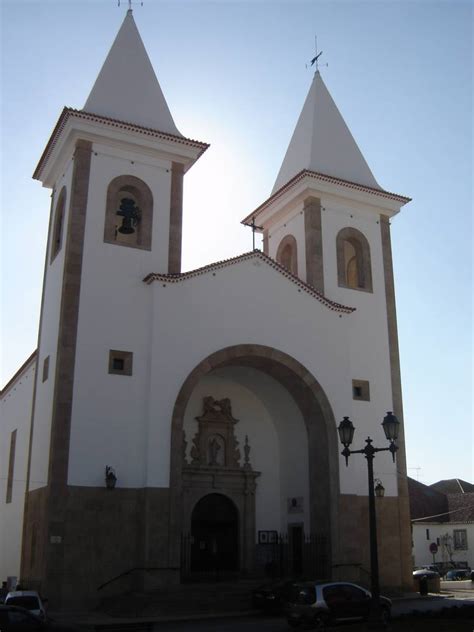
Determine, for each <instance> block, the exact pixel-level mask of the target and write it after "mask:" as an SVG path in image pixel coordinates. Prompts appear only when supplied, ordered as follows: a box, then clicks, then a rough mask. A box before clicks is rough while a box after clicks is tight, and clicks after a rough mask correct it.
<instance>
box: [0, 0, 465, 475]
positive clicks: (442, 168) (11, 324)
mask: <svg viewBox="0 0 474 632" xmlns="http://www.w3.org/2000/svg"><path fill="white" fill-rule="evenodd" d="M0 6H1V22H2V33H1V36H2V37H1V39H2V84H1V86H2V146H1V158H2V167H1V174H2V260H1V261H2V274H1V280H2V310H1V316H2V323H1V327H2V328H1V331H2V339H1V343H2V376H1V383H2V384H4V383H5V382H6V381H7V380H8V379H9V377H10V376H11V375H12V374H13V373H14V371H15V370H16V369H17V368H18V367H19V366H20V365H21V363H22V362H23V361H24V360H25V359H26V358H27V356H28V355H29V354H30V353H31V352H32V351H33V349H34V348H35V346H36V337H37V327H38V317H39V304H40V295H41V283H42V275H43V265H44V250H45V241H46V234H47V225H48V214H49V191H47V190H46V189H42V188H41V185H40V184H39V183H38V182H35V181H33V180H31V174H32V173H33V170H34V167H35V165H36V163H37V161H38V159H39V157H40V155H41V152H42V150H43V148H44V146H45V144H46V142H47V140H48V138H49V135H50V133H51V130H52V128H53V126H54V124H55V123H56V120H57V118H58V116H59V114H60V112H61V109H62V107H63V106H64V105H68V106H71V107H76V108H82V106H83V105H84V102H85V100H86V98H87V96H88V94H89V91H90V89H91V88H92V84H93V82H94V80H95V77H96V75H97V73H98V71H99V69H100V67H101V65H102V62H103V60H104V59H105V56H106V54H107V52H108V50H109V48H110V46H111V44H112V41H113V39H114V37H115V34H116V32H117V30H118V28H119V26H120V24H121V22H122V19H123V16H124V13H125V11H126V8H127V2H123V3H122V6H121V7H120V8H117V5H116V2H114V0H107V1H105V0H102V1H94V2H90V1H89V2H87V1H86V0H74V1H68V0H62V1H61V2H53V1H48V0H41V1H40V0H38V1H36V2H23V1H21V0H14V1H9V0H3V1H2V2H1V5H0ZM472 7H473V4H472V2H467V1H466V2H464V1H461V0H449V1H446V2H433V1H430V0H426V1H424V0H420V1H418V2H415V1H405V2H404V1H400V0H399V1H393V2H382V1H372V2H358V1H357V0H351V1H349V2H337V1H333V0H332V1H331V2H319V1H317V0H313V1H311V2H298V1H297V0H296V1H295V0H293V1H291V2H290V1H287V2H283V1H282V2H277V1H270V0H268V1H261V2H259V1H255V0H253V1H251V2H225V1H220V2H219V1H215V2H202V1H194V2H193V1H184V0H173V1H172V2H161V1H157V0H145V3H144V6H143V7H140V6H139V5H135V7H134V17H135V20H136V23H137V26H138V28H139V30H140V32H141V35H142V38H143V40H144V43H145V46H146V48H147V50H148V53H149V55H150V58H151V61H152V63H153V65H154V68H155V71H156V73H157V76H158V79H159V81H160V84H161V86H162V89H163V91H164V94H165V96H166V99H167V101H168V104H169V106H170V109H171V111H172V113H173V116H174V119H175V122H176V124H177V126H178V128H179V129H180V130H181V132H182V133H183V134H185V135H186V136H189V137H192V138H197V139H199V140H204V141H208V142H210V143H211V148H210V149H209V150H208V151H207V152H206V154H205V155H204V156H203V158H201V160H200V161H199V162H198V164H197V165H196V166H195V167H193V169H192V170H191V171H190V172H189V174H188V175H187V176H186V182H185V209H184V215H185V216H184V221H185V225H184V244H183V246H184V267H185V269H190V268H194V267H198V266H200V265H203V264H205V263H208V262H210V261H213V260H217V259H221V258H225V257H229V256H233V255H235V254H238V253H241V252H243V251H247V250H250V249H251V234H249V232H248V230H246V229H245V228H243V227H241V226H240V224H239V222H240V220H241V219H242V218H243V217H244V216H245V215H247V214H248V213H249V212H250V211H251V210H253V209H254V208H255V207H257V206H258V205H259V204H260V203H261V202H262V201H263V200H264V199H266V198H267V197H268V195H269V193H270V190H271V188H272V185H273V182H274V180H275V177H276V174H277V172H278V168H279V166H280V163H281V160H282V158H283V155H284V152H285V149H286V146H287V144H288V141H289V138H290V136H291V133H292V130H293V128H294V125H295V123H296V120H297V117H298V115H299V112H300V110H301V107H302V105H303V101H304V99H305V96H306V93H307V90H308V88H309V85H310V82H311V78H312V72H311V71H310V70H307V69H306V68H305V62H307V61H308V60H309V59H311V57H312V56H313V54H314V35H315V34H317V35H318V43H319V45H320V48H321V49H322V50H323V51H324V55H323V60H324V61H327V62H329V68H323V69H322V74H323V77H324V80H325V82H326V85H327V86H328V89H329V91H330V92H331V94H332V96H333V98H334V100H335V101H336V103H337V105H338V107H339V109H340V111H341V113H342V115H343V116H344V118H345V120H346V122H347V123H348V125H349V127H350V129H351V131H352V133H353V135H354V137H355V139H356V141H357V142H358V144H359V147H360V149H361V150H362V153H363V154H364V156H365V158H366V160H367V161H368V163H369V165H370V167H371V169H372V171H373V172H374V175H375V177H376V178H377V180H378V181H379V182H380V184H381V185H382V186H383V187H385V188H387V189H388V190H390V191H395V192H397V193H401V194H404V195H408V196H411V197H412V198H413V202H412V203H410V204H409V205H408V206H406V207H405V208H404V210H403V212H402V213H401V214H400V215H399V216H397V217H396V219H395V220H394V221H393V223H392V247H393V256H394V266H395V281H396V292H397V311H398V326H399V338H400V354H401V366H402V380H403V394H404V406H405V424H406V435H407V454H408V467H409V468H421V469H419V470H415V469H409V474H410V475H412V476H413V477H415V478H416V477H417V476H418V477H419V480H420V481H422V482H425V483H432V482H434V481H436V480H439V479H441V478H454V477H458V478H464V479H467V480H469V481H471V482H473V480H474V475H473V447H472V446H473V443H474V441H473V439H474V437H473V420H472V395H471V393H472V185H473V176H472V167H473V164H472V138H473V137H472V115H473V109H472V91H473V76H472V70H473V68H472V64H473V61H472V60H473V48H472V38H473V31H472V29H473V15H472V12H473V10H472ZM126 88H127V87H126V81H124V90H126ZM138 98H139V97H138ZM216 174H217V175H218V178H216ZM216 181H217V182H216ZM383 413H384V411H381V415H382V414H383ZM353 421H354V423H355V424H357V420H356V419H354V420H353Z"/></svg>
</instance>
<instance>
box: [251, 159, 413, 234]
mask: <svg viewBox="0 0 474 632" xmlns="http://www.w3.org/2000/svg"><path fill="white" fill-rule="evenodd" d="M306 176H310V177H312V178H315V179H316V180H322V181H324V182H332V183H334V184H341V185H343V186H346V187H349V188H351V189H356V190H357V191H365V192H367V193H373V194H374V195H379V196H381V197H385V198H390V199H392V200H397V201H398V202H403V204H407V202H411V198H409V197H405V196H403V195H398V193H390V191H385V190H384V189H375V188H374V187H369V186H365V185H363V184H357V182H350V181H349V180H343V179H342V178H335V177H333V176H328V175H326V174H324V173H317V172H316V171H308V169H304V170H303V171H300V172H299V173H297V174H296V175H295V176H294V177H293V178H291V180H289V182H287V183H286V184H285V185H284V186H282V187H281V188H280V189H278V191H275V193H274V194H273V195H271V196H270V197H269V198H268V199H267V200H265V202H263V204H261V205H260V206H259V207H258V208H256V209H255V211H253V212H252V213H250V214H249V215H247V217H245V218H244V219H243V220H242V222H241V224H246V223H247V222H249V221H250V220H251V219H252V218H253V217H256V216H257V215H258V214H259V213H261V212H262V211H263V210H265V209H266V208H267V206H269V205H270V204H271V203H272V202H274V201H275V200H277V199H278V198H279V197H281V196H282V195H283V194H284V193H286V192H287V191H288V190H289V189H291V188H292V187H293V186H295V185H296V184H298V182H300V181H301V180H303V178H305V177H306Z"/></svg>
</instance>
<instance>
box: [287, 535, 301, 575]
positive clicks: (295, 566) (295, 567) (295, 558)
mask: <svg viewBox="0 0 474 632" xmlns="http://www.w3.org/2000/svg"><path fill="white" fill-rule="evenodd" d="M289 536H290V537H289V538H288V539H289V543H288V544H289V549H290V550H289V553H290V556H291V557H290V560H291V564H290V566H291V570H292V573H293V575H300V574H301V573H302V572H303V537H304V533H303V525H296V524H295V525H289Z"/></svg>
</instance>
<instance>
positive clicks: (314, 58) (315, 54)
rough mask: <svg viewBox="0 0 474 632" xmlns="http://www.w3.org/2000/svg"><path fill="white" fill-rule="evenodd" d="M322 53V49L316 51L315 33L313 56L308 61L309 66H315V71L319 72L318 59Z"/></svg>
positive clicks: (316, 40)
mask: <svg viewBox="0 0 474 632" xmlns="http://www.w3.org/2000/svg"><path fill="white" fill-rule="evenodd" d="M322 54H323V51H322V50H321V51H319V53H318V37H317V35H315V36H314V57H313V59H312V60H311V62H310V66H315V71H316V72H319V61H318V59H319V58H320V57H321V55H322ZM327 65H328V64H323V66H327ZM307 67H308V64H306V68H307Z"/></svg>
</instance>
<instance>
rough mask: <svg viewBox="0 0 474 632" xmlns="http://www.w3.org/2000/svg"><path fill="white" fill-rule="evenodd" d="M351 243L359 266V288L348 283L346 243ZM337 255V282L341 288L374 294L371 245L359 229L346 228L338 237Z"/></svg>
mask: <svg viewBox="0 0 474 632" xmlns="http://www.w3.org/2000/svg"><path fill="white" fill-rule="evenodd" d="M345 242H349V243H350V244H351V245H352V247H353V248H354V250H355V256H356V264H357V277H358V283H357V287H356V286H354V285H349V283H348V281H347V266H348V264H349V261H346V257H345V252H344V250H345V249H344V243H345ZM336 253H337V281H338V285H339V287H344V288H348V289H351V290H358V291H361V292H373V289H372V264H371V257H370V245H369V242H368V239H367V237H366V236H365V235H364V234H363V233H361V231H360V230H357V228H353V227H352V226H346V227H345V228H342V229H341V230H340V231H339V232H338V234H337V236H336Z"/></svg>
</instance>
